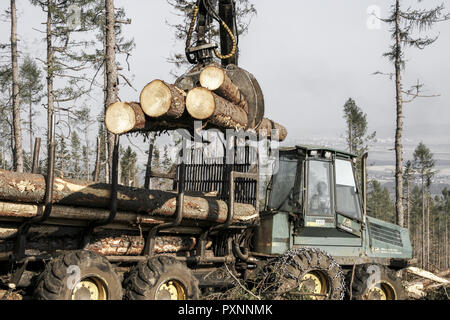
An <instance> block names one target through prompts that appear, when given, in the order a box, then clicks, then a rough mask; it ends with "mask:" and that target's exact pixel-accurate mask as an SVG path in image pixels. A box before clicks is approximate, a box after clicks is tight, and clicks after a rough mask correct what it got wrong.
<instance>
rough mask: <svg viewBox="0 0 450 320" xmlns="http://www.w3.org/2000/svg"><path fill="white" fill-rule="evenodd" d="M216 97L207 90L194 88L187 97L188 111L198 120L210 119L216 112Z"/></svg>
mask: <svg viewBox="0 0 450 320" xmlns="http://www.w3.org/2000/svg"><path fill="white" fill-rule="evenodd" d="M215 108H216V106H215V101H214V96H213V94H212V93H211V91H209V90H208V89H206V88H194V89H192V90H190V91H189V93H188V95H187V97H186V109H187V111H188V112H189V114H190V115H191V116H192V117H193V118H194V119H197V120H206V119H208V118H210V117H211V116H212V115H213V114H214V111H215Z"/></svg>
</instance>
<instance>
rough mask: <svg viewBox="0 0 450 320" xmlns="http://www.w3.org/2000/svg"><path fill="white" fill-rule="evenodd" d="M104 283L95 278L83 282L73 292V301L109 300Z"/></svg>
mask: <svg viewBox="0 0 450 320" xmlns="http://www.w3.org/2000/svg"><path fill="white" fill-rule="evenodd" d="M107 299H108V295H107V290H106V285H105V284H104V282H103V281H102V280H100V279H98V278H95V277H89V278H85V279H83V280H81V281H80V282H78V284H77V285H76V286H75V288H74V289H73V291H72V300H107Z"/></svg>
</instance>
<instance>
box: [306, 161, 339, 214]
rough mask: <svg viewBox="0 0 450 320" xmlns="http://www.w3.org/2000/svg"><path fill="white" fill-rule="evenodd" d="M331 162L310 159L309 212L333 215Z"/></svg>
mask: <svg viewBox="0 0 450 320" xmlns="http://www.w3.org/2000/svg"><path fill="white" fill-rule="evenodd" d="M330 172H331V169H330V163H329V162H325V161H313V160H311V161H309V173H308V210H307V211H308V214H309V215H316V216H331V215H332V214H333V212H332V208H331V180H330V176H331V175H330Z"/></svg>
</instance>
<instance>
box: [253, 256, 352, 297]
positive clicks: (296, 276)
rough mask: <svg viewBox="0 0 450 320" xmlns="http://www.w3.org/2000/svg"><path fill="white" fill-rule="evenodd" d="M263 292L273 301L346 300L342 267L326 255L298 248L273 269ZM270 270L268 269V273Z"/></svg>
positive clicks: (275, 263)
mask: <svg viewBox="0 0 450 320" xmlns="http://www.w3.org/2000/svg"><path fill="white" fill-rule="evenodd" d="M269 268H270V270H271V275H270V276H269V277H266V279H265V280H264V282H265V285H264V286H265V287H266V288H270V287H271V289H270V290H267V289H264V290H262V291H266V292H270V291H271V292H272V293H270V294H269V295H268V296H267V298H269V299H289V300H294V299H298V300H342V299H343V298H344V296H345V280H344V273H343V272H342V269H341V267H340V266H339V264H338V263H337V262H336V261H335V260H334V259H333V257H331V256H330V255H329V254H328V253H326V252H325V251H322V250H319V249H315V248H297V249H293V250H290V251H288V252H287V253H286V254H284V255H283V256H282V257H281V258H280V259H278V260H276V261H275V262H274V263H272V264H271V265H270V267H269ZM267 270H268V269H267V268H266V271H267Z"/></svg>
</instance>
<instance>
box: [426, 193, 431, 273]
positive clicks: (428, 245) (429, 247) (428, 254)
mask: <svg viewBox="0 0 450 320" xmlns="http://www.w3.org/2000/svg"><path fill="white" fill-rule="evenodd" d="M430 230H431V228H430V198H429V197H428V195H427V268H430V250H431V245H430Z"/></svg>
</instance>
